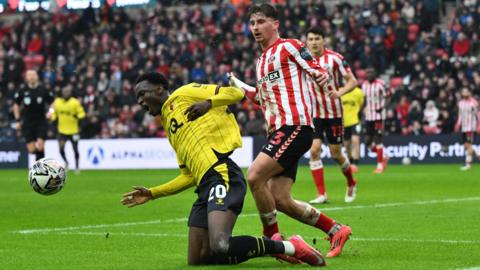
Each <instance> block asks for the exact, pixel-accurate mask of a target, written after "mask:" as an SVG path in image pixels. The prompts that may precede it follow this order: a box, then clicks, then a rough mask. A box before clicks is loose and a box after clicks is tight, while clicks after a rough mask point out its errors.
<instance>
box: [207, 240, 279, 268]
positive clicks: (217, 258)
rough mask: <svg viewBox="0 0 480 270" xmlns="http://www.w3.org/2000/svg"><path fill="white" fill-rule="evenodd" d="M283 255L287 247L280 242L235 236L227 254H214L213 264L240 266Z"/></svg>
mask: <svg viewBox="0 0 480 270" xmlns="http://www.w3.org/2000/svg"><path fill="white" fill-rule="evenodd" d="M283 253H285V247H284V245H283V243H282V242H280V241H273V240H270V239H264V238H257V237H253V236H234V237H231V238H230V243H229V248H228V251H227V253H225V254H213V255H212V258H211V262H212V263H215V264H238V263H241V262H244V261H247V260H249V259H250V258H254V257H261V256H264V255H266V254H283Z"/></svg>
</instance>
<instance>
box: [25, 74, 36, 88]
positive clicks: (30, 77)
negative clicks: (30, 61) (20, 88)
mask: <svg viewBox="0 0 480 270" xmlns="http://www.w3.org/2000/svg"><path fill="white" fill-rule="evenodd" d="M25 79H26V80H27V83H28V84H29V85H35V84H37V82H38V74H37V72H36V71H34V70H29V71H27V73H26V74H25Z"/></svg>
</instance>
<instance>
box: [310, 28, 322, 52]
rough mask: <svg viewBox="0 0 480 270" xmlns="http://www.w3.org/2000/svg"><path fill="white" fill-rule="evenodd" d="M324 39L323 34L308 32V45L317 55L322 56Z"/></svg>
mask: <svg viewBox="0 0 480 270" xmlns="http://www.w3.org/2000/svg"><path fill="white" fill-rule="evenodd" d="M323 46H324V39H323V37H322V36H321V35H317V34H314V33H308V34H307V47H308V49H309V50H310V51H311V52H312V53H313V54H314V55H315V56H320V54H321V53H322V51H323Z"/></svg>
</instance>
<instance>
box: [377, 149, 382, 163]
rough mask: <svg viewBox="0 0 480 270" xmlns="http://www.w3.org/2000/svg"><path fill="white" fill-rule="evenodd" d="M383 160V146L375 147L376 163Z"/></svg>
mask: <svg viewBox="0 0 480 270" xmlns="http://www.w3.org/2000/svg"><path fill="white" fill-rule="evenodd" d="M382 162H383V147H377V163H378V164H381V163H382Z"/></svg>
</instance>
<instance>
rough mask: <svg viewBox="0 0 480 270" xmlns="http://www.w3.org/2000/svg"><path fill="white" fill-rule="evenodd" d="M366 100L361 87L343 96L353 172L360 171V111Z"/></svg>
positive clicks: (347, 141)
mask: <svg viewBox="0 0 480 270" xmlns="http://www.w3.org/2000/svg"><path fill="white" fill-rule="evenodd" d="M364 101H365V94H363V92H362V89H360V87H358V86H357V87H355V88H354V89H353V90H352V91H351V92H349V93H347V94H345V95H343V96H342V105H343V124H344V125H345V134H344V140H345V141H344V146H345V149H346V150H347V156H348V159H349V160H350V162H351V163H352V165H351V167H352V172H353V173H356V172H358V161H359V159H360V131H361V126H362V125H361V124H360V112H361V110H362V107H363V103H364Z"/></svg>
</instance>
